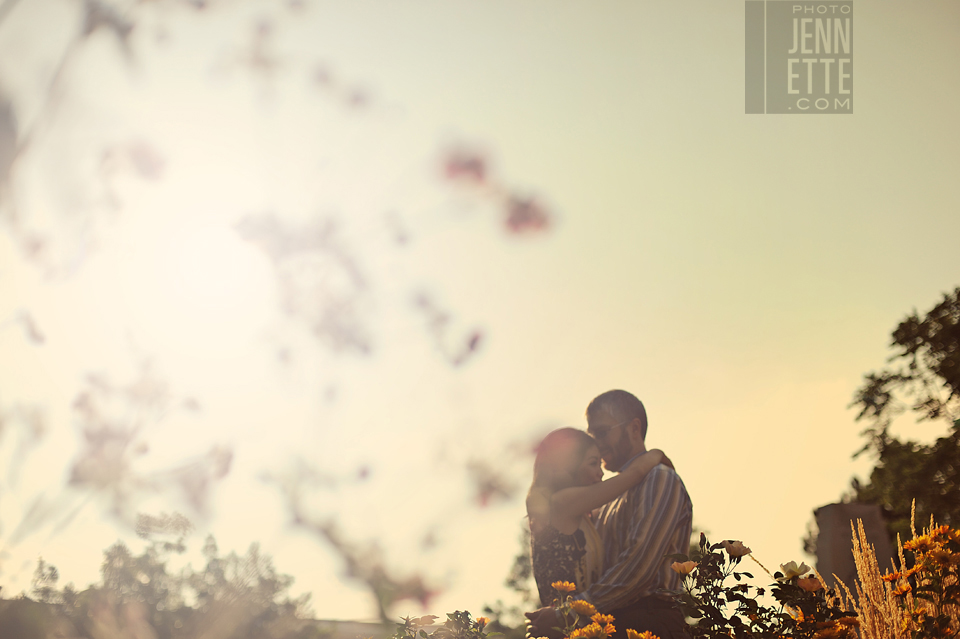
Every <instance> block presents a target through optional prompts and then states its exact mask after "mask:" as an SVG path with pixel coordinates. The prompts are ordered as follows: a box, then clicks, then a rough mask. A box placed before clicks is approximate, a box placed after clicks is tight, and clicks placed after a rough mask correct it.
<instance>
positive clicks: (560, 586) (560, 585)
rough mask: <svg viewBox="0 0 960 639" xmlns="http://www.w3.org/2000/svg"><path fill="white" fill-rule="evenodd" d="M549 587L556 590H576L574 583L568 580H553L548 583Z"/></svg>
mask: <svg viewBox="0 0 960 639" xmlns="http://www.w3.org/2000/svg"><path fill="white" fill-rule="evenodd" d="M550 587H551V588H553V589H554V590H556V591H558V592H576V591H577V586H576V584H572V583H570V582H569V581H555V582H553V583H552V584H550Z"/></svg>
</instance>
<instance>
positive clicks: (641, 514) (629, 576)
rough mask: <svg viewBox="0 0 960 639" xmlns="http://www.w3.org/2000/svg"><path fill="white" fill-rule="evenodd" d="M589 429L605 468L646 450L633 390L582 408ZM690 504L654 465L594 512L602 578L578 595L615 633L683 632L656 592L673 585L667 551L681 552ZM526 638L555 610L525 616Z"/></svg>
mask: <svg viewBox="0 0 960 639" xmlns="http://www.w3.org/2000/svg"><path fill="white" fill-rule="evenodd" d="M587 432H589V433H590V434H591V435H593V437H594V438H595V439H596V440H597V446H598V447H599V449H600V455H601V457H602V458H603V465H604V468H606V469H607V470H609V471H612V472H618V471H619V470H620V469H621V468H623V467H625V466H626V465H627V464H628V463H629V462H630V461H632V460H633V459H634V458H635V457H637V456H639V455H642V454H643V453H645V452H646V451H647V449H646V445H645V438H646V434H647V413H646V410H645V409H644V407H643V403H642V402H641V401H640V400H639V399H637V398H636V397H635V396H634V395H632V394H631V393H628V392H626V391H622V390H612V391H608V392H606V393H603V394H602V395H599V396H597V397H596V398H595V399H594V400H593V401H592V402H590V405H589V406H588V407H587ZM692 522H693V507H692V504H691V502H690V496H689V495H688V494H687V490H686V488H685V487H684V485H683V482H682V481H681V480H680V477H679V476H678V475H677V473H676V472H675V471H674V470H673V469H671V468H668V467H667V466H663V465H660V466H657V467H655V468H654V469H653V470H652V471H650V473H649V474H648V475H647V477H646V478H645V479H644V480H643V481H642V482H641V483H640V484H638V485H636V486H634V487H633V488H631V489H630V490H628V491H627V492H625V493H624V494H623V495H621V496H620V497H618V498H617V499H615V500H613V501H612V502H610V503H609V504H607V505H606V506H604V507H603V508H602V509H601V511H600V516H599V518H598V519H597V529H598V530H599V532H600V536H601V538H602V539H603V544H604V564H603V572H602V574H601V576H600V579H599V580H598V581H597V582H596V583H594V584H592V585H591V586H590V587H589V588H588V589H587V590H586V591H585V592H583V593H579V594H578V597H579V598H582V599H585V600H586V601H589V602H590V603H592V604H593V605H594V606H595V607H596V608H597V610H599V611H600V612H602V613H605V614H611V615H613V616H614V617H615V619H616V621H615V622H614V624H615V626H616V628H617V634H616V635H615V637H617V638H618V639H620V638H623V637H626V633H625V630H626V629H627V628H632V629H634V630H637V631H639V632H643V631H645V630H649V631H650V632H652V633H653V634H655V635H658V636H659V637H660V639H682V638H684V637H686V636H687V635H686V633H685V628H686V624H685V622H684V621H683V615H682V614H681V613H680V611H679V610H678V609H677V608H676V607H675V606H674V605H673V604H672V602H671V601H670V600H669V599H668V598H666V597H664V596H663V595H662V594H660V593H659V591H662V590H676V589H677V588H679V586H680V576H679V575H678V574H677V573H675V572H674V571H673V570H672V569H671V568H670V564H671V563H672V561H671V560H670V559H667V558H666V555H671V554H676V553H683V554H686V552H687V550H688V548H689V543H690V532H691V526H692ZM527 616H528V617H529V618H530V625H529V628H528V636H532V637H540V636H551V635H554V636H556V632H555V631H553V628H554V627H555V626H557V625H558V624H557V618H556V614H555V613H554V611H553V609H551V608H541V609H540V610H538V611H536V612H532V613H527Z"/></svg>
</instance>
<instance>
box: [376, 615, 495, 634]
mask: <svg viewBox="0 0 960 639" xmlns="http://www.w3.org/2000/svg"><path fill="white" fill-rule="evenodd" d="M437 619H438V617H436V616H435V615H425V616H423V617H413V618H411V617H404V618H403V623H399V624H397V631H396V632H395V633H394V634H393V636H392V637H391V639H486V638H487V637H489V636H491V635H493V634H499V633H488V632H487V626H488V624H489V623H490V620H489V619H487V618H486V617H477V618H476V619H474V618H473V617H472V616H471V615H470V613H469V612H466V611H460V610H458V611H456V612H451V613H450V614H448V615H447V620H446V621H445V622H443V624H441V625H439V626H437V627H436V629H434V630H433V631H432V632H427V630H426V629H427V628H429V627H432V626H434V625H435V622H436V620H437Z"/></svg>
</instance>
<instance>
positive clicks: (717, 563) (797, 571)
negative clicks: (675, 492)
mask: <svg viewBox="0 0 960 639" xmlns="http://www.w3.org/2000/svg"><path fill="white" fill-rule="evenodd" d="M751 552H752V551H751V550H750V548H748V547H747V546H745V545H744V544H743V542H741V541H736V540H733V539H728V540H725V541H721V542H720V543H717V544H713V545H711V544H710V543H709V541H707V538H706V535H703V534H701V535H700V552H699V559H698V560H697V561H693V560H689V559H687V557H686V556H685V555H672V556H671V558H672V559H674V560H675V561H674V562H673V563H672V564H671V568H672V569H673V571H674V572H676V573H677V574H679V575H680V576H681V579H682V590H681V591H680V592H679V593H673V597H674V599H675V601H676V602H677V603H678V605H679V606H680V608H681V610H683V612H684V614H685V615H686V616H687V618H688V619H689V620H691V622H692V623H691V625H690V627H689V630H690V634H691V635H692V636H693V637H694V638H695V639H730V637H735V638H738V639H739V638H751V639H753V638H756V639H782V638H784V637H796V638H798V639H799V638H803V639H856V637H857V633H856V628H857V627H858V626H859V620H858V619H857V618H856V616H855V613H853V612H850V611H847V610H842V609H841V608H839V607H837V606H836V605H834V604H835V603H836V599H835V598H832V597H830V598H828V596H827V593H826V589H825V587H824V584H823V582H822V581H820V579H819V578H818V577H814V576H809V577H804V575H806V574H807V573H808V572H810V568H809V567H808V566H807V565H805V564H803V563H801V564H799V565H798V564H797V563H796V562H793V561H791V562H788V563H785V564H781V565H780V569H781V571H782V572H780V571H778V572H776V573H774V574H773V575H771V577H773V579H774V585H773V586H772V587H771V588H770V594H772V595H773V597H774V599H775V600H776V601H777V604H778V605H775V606H770V605H766V604H765V603H764V602H763V600H762V599H761V597H762V595H764V593H765V590H764V589H763V588H757V587H755V586H752V585H750V584H749V583H747V582H745V581H744V578H750V579H753V575H752V574H750V573H749V572H746V571H744V570H742V569H741V567H740V563H741V561H742V560H743V558H744V557H747V556H750V555H751ZM751 559H753V557H752V556H751ZM753 560H754V561H755V562H756V563H757V565H760V567H761V568H763V566H762V565H761V564H760V562H758V561H756V559H753ZM764 570H765V571H766V568H764ZM768 574H769V573H768ZM730 580H732V581H733V583H728V582H729V581H730Z"/></svg>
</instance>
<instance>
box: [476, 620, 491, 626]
mask: <svg viewBox="0 0 960 639" xmlns="http://www.w3.org/2000/svg"><path fill="white" fill-rule="evenodd" d="M488 623H490V618H489V617H477V625H479V626H480V627H481V628H483V627H484V626H485V625H487V624H488Z"/></svg>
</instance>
